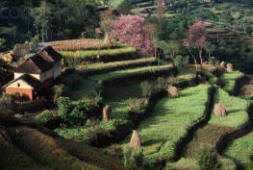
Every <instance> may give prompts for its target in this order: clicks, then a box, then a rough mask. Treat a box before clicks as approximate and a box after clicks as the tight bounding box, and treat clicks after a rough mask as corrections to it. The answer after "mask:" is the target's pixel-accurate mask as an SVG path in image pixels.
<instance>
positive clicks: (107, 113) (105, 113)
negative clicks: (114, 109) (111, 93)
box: [103, 105, 112, 122]
mask: <svg viewBox="0 0 253 170" xmlns="http://www.w3.org/2000/svg"><path fill="white" fill-rule="evenodd" d="M111 119H112V118H111V108H110V106H109V105H106V106H105V107H104V109H103V121H105V122H108V121H110V120H111Z"/></svg>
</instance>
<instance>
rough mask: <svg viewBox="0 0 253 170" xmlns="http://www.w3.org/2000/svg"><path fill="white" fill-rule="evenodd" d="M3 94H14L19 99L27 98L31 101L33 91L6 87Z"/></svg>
mask: <svg viewBox="0 0 253 170" xmlns="http://www.w3.org/2000/svg"><path fill="white" fill-rule="evenodd" d="M5 92H6V93H7V94H15V93H19V95H20V96H21V97H27V98H29V99H30V100H33V89H21V88H11V87H7V88H6V89H5Z"/></svg>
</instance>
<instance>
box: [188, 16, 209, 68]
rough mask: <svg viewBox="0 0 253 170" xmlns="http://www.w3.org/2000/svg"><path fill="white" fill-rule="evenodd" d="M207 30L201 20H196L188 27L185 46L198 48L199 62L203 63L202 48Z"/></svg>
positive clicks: (204, 44)
mask: <svg viewBox="0 0 253 170" xmlns="http://www.w3.org/2000/svg"><path fill="white" fill-rule="evenodd" d="M206 38H207V32H206V28H205V25H204V24H203V22H202V21H199V22H196V23H195V24H193V25H192V26H191V27H190V28H189V37H188V39H187V43H186V45H187V47H188V48H194V49H198V51H199V52H198V53H199V59H200V64H201V65H202V64H203V57H202V53H203V49H204V48H205V46H206Z"/></svg>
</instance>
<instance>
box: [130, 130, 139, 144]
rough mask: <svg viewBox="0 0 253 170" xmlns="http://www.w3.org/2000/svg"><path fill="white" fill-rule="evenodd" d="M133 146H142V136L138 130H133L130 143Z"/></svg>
mask: <svg viewBox="0 0 253 170" xmlns="http://www.w3.org/2000/svg"><path fill="white" fill-rule="evenodd" d="M129 146H130V147H131V148H140V147H141V137H140V135H139V133H138V132H137V131H136V130H133V134H132V137H131V140H130V143H129Z"/></svg>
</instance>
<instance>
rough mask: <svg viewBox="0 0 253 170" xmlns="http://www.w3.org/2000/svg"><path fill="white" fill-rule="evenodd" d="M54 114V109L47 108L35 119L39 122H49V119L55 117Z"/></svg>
mask: <svg viewBox="0 0 253 170" xmlns="http://www.w3.org/2000/svg"><path fill="white" fill-rule="evenodd" d="M54 117H55V116H54V114H53V112H52V111H50V110H45V111H43V112H42V113H40V114H39V115H37V116H36V117H35V120H36V121H37V122H38V123H39V124H43V125H44V124H47V123H48V122H49V121H51V120H53V119H54Z"/></svg>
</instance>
